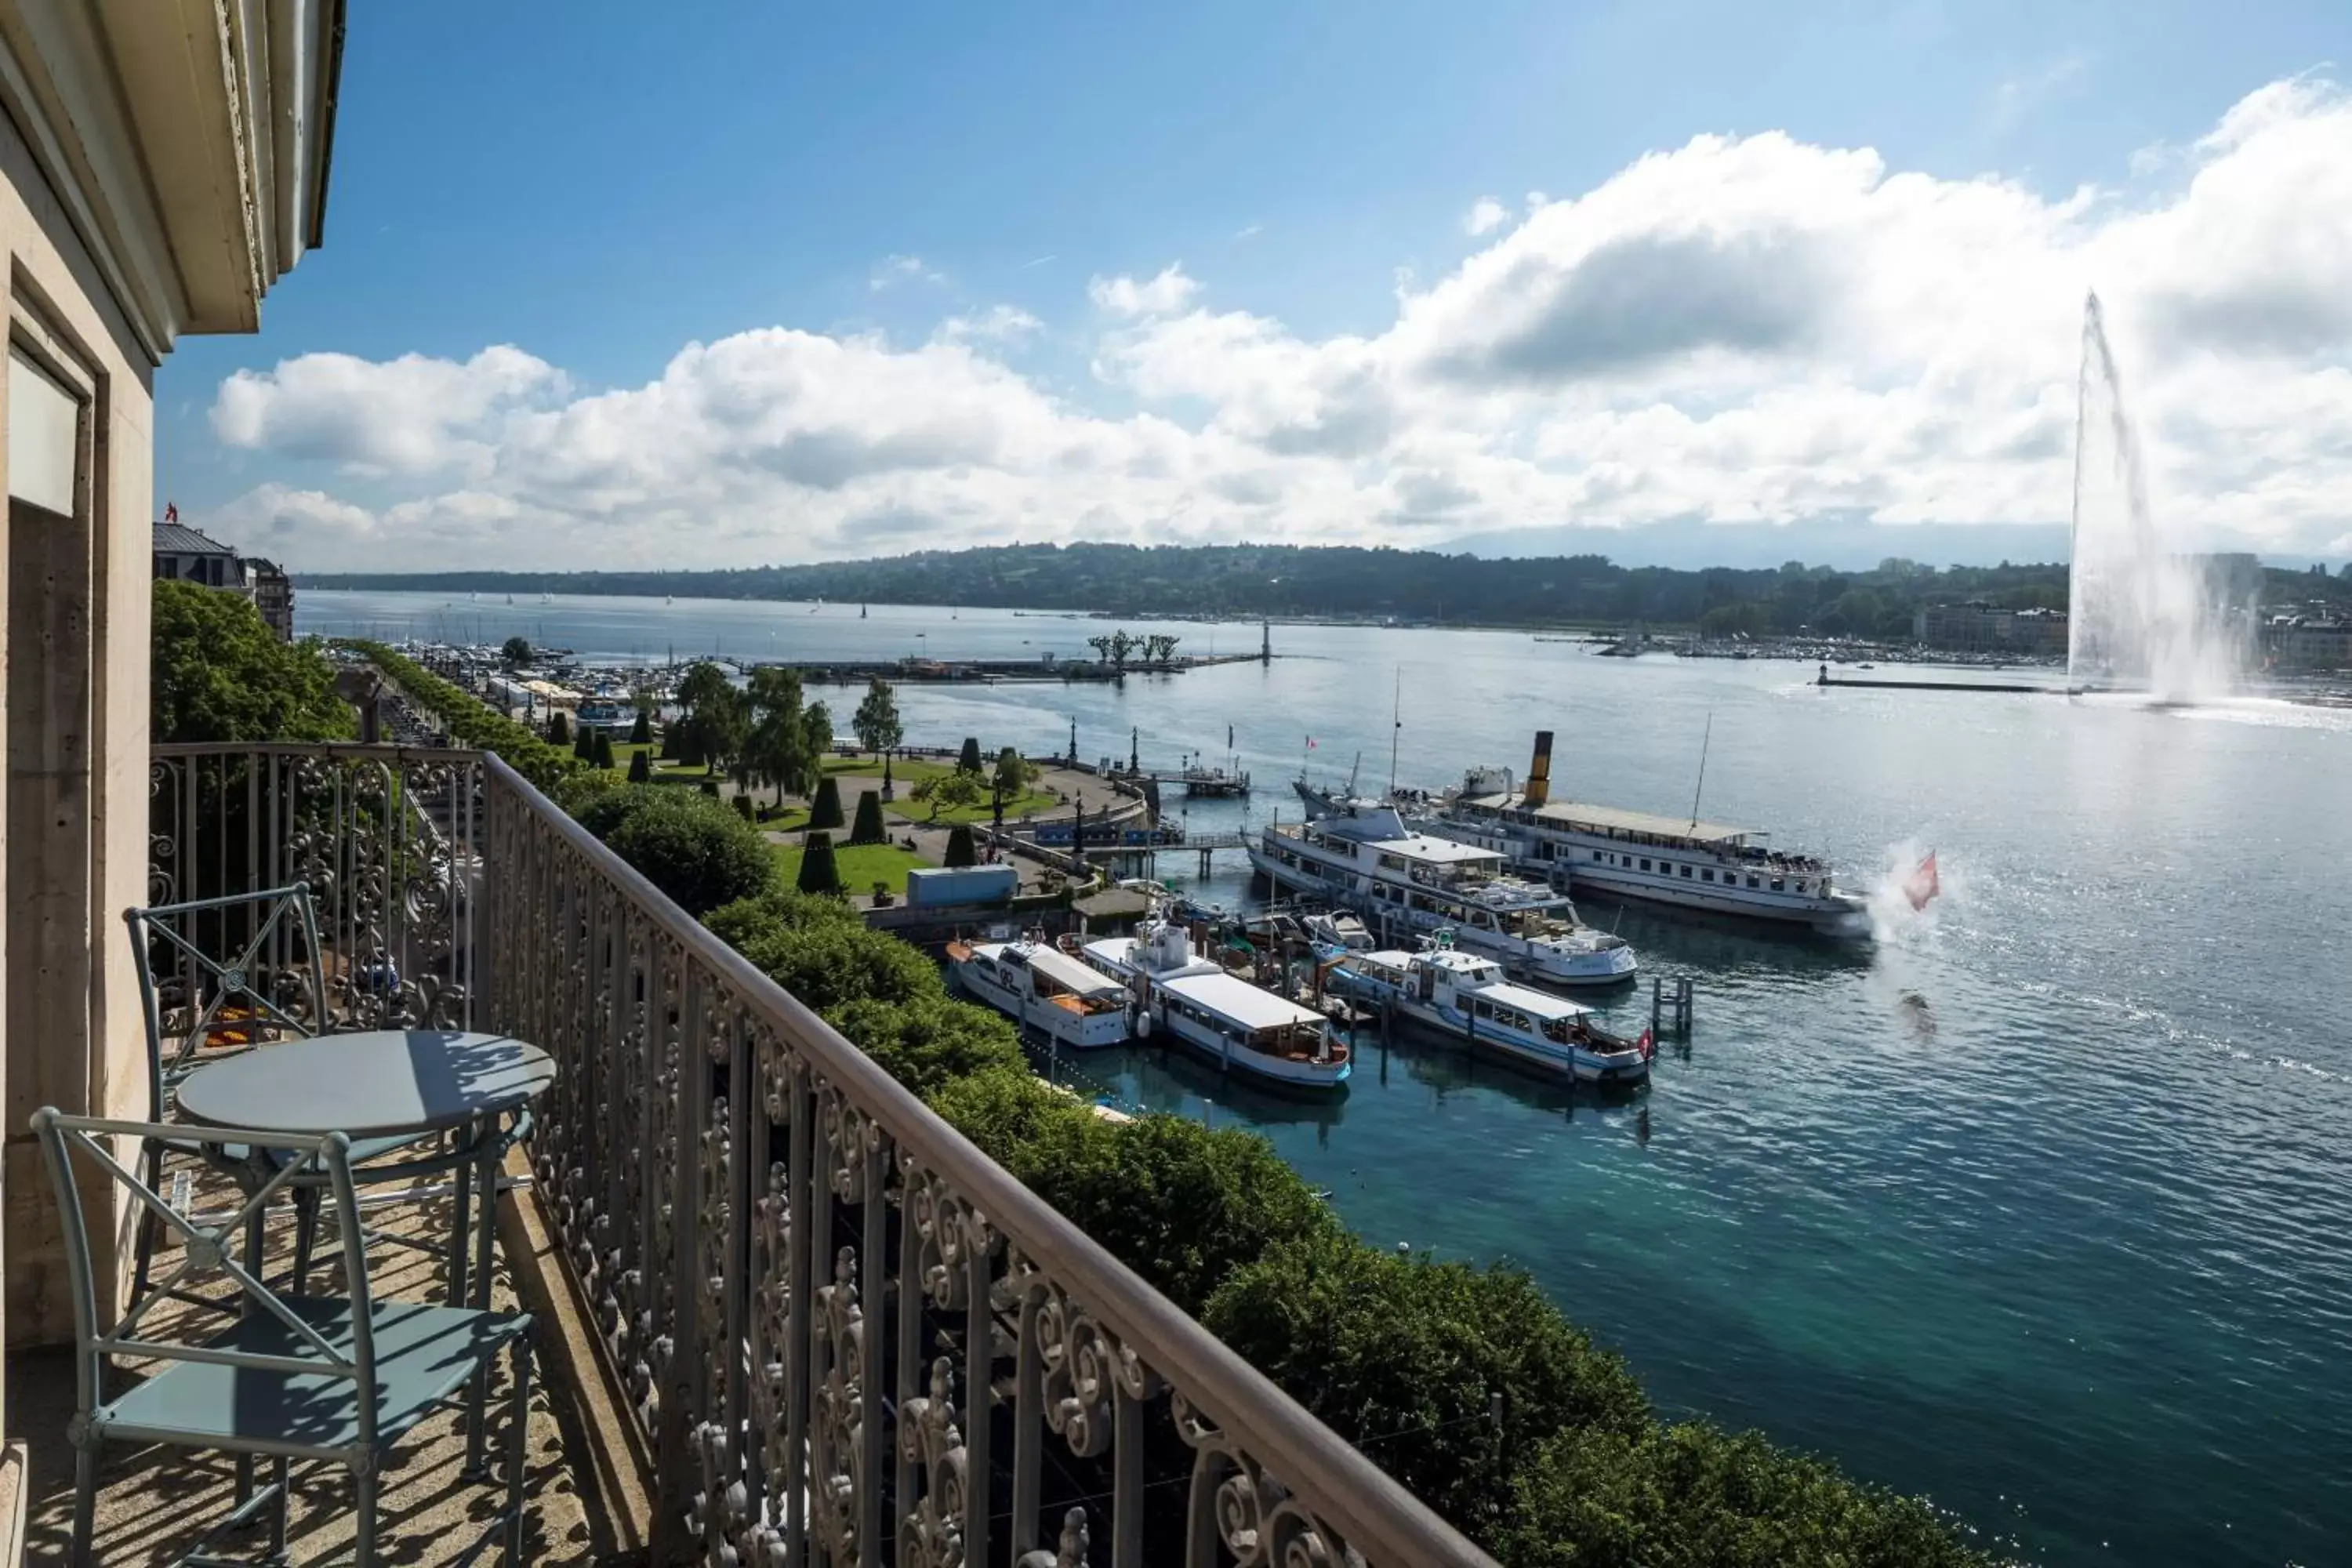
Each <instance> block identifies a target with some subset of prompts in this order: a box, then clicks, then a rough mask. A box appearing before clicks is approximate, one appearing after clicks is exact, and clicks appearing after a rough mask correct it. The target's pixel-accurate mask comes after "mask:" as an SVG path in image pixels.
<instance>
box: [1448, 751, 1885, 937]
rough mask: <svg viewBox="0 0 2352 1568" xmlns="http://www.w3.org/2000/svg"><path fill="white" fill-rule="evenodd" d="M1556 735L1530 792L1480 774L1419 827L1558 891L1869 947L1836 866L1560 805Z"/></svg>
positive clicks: (1495, 775) (1741, 836)
mask: <svg viewBox="0 0 2352 1568" xmlns="http://www.w3.org/2000/svg"><path fill="white" fill-rule="evenodd" d="M1551 745H1552V735H1551V731H1549V730H1544V731H1538V732H1537V735H1536V746H1535V757H1534V760H1533V763H1532V764H1531V765H1530V766H1529V768H1528V781H1527V785H1526V787H1525V788H1523V789H1517V790H1514V789H1513V788H1512V784H1511V777H1510V773H1509V771H1508V770H1507V769H1504V768H1493V767H1483V768H1473V769H1471V770H1470V771H1469V772H1468V773H1466V774H1465V776H1464V778H1463V781H1462V785H1461V787H1460V788H1459V789H1454V790H1449V791H1446V792H1445V793H1444V794H1443V795H1437V796H1434V797H1432V798H1431V799H1430V800H1429V802H1428V804H1427V807H1426V810H1425V813H1423V814H1420V815H1417V816H1416V817H1415V820H1414V826H1416V827H1418V828H1420V829H1421V830H1422V831H1423V832H1424V833H1426V834H1429V835H1431V836H1433V837H1440V838H1444V839H1448V840H1451V841H1453V842H1455V843H1459V844H1463V845H1465V846H1470V847H1476V848H1479V849H1484V850H1487V851H1490V852H1492V853H1496V854H1498V855H1501V856H1503V857H1504V858H1507V860H1508V861H1509V862H1510V864H1511V865H1512V866H1513V867H1514V868H1517V869H1519V870H1521V871H1524V872H1527V873H1528V874H1530V875H1533V876H1537V877H1540V878H1542V879H1544V880H1545V881H1546V882H1548V883H1549V884H1550V885H1552V886H1554V887H1559V886H1562V885H1565V886H1567V887H1569V888H1570V889H1574V890H1576V891H1579V892H1586V891H1591V892H1600V893H1604V894H1607V895H1608V896H1610V897H1612V898H1617V899H1628V900H1638V901H1641V902H1644V903H1654V904H1666V905H1672V906H1675V907H1677V908H1681V909H1689V910H1706V911H1708V912H1710V913H1714V914H1722V915H1734V916H1738V917H1740V918H1742V919H1746V920H1757V921H1770V922H1773V923H1776V924H1779V925H1783V926H1790V927H1796V928H1800V929H1802V930H1806V931H1816V932H1819V933H1821V934H1822V935H1826V936H1832V937H1837V938H1841V939H1844V940H1855V939H1861V938H1866V937H1868V936H1869V935H1870V913H1869V910H1868V908H1867V906H1866V905H1865V904H1864V901H1863V900H1861V899H1860V898H1858V897H1856V896H1855V895H1853V894H1852V893H1848V892H1843V891H1841V890H1840V889H1838V888H1837V886H1836V885H1835V879H1834V876H1833V874H1832V871H1831V869H1830V867H1829V865H1828V863H1827V862H1826V861H1824V860H1822V859H1821V858H1819V857H1816V856H1812V855H1804V854H1796V853H1791V852H1789V851H1785V850H1779V849H1774V848H1772V847H1769V845H1768V844H1767V843H1766V842H1765V839H1766V835H1765V834H1764V832H1763V831H1762V830H1760V829H1758V828H1752V827H1734V826H1728V825H1727V824H1724V823H1719V822H1703V821H1701V820H1699V818H1698V817H1697V816H1696V814H1694V815H1693V816H1689V817H1679V816H1659V815H1657V814H1655V813H1653V812H1646V811H1628V810H1625V809H1623V808H1622V807H1618V806H1612V805H1585V804H1582V803H1580V802H1576V801H1565V800H1554V799H1552V798H1551Z"/></svg>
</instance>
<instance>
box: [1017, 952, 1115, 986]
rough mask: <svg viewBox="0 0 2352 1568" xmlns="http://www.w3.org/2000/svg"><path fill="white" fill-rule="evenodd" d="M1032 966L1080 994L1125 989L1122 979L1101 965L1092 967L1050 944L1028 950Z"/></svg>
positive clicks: (1030, 965)
mask: <svg viewBox="0 0 2352 1568" xmlns="http://www.w3.org/2000/svg"><path fill="white" fill-rule="evenodd" d="M1029 967H1030V968H1032V969H1034V970H1035V971H1036V972H1037V973H1040V974H1042V975H1044V976H1045V978H1046V979H1048V980H1050V981H1053V982H1054V983H1055V984H1057V985H1062V986H1066V987H1067V988H1068V989H1070V990H1072V991H1075V992H1076V993H1077V994H1079V995H1081V996H1108V995H1112V994H1120V993H1122V992H1123V990H1124V987H1122V986H1121V985H1120V984H1119V983H1118V981H1116V980H1113V979H1112V978H1111V977H1110V976H1109V975H1108V974H1105V973H1103V972H1102V971H1101V970H1099V969H1089V968H1088V967H1087V965H1085V964H1083V963H1079V962H1078V961H1077V960H1076V959H1075V958H1072V957H1071V956H1070V955H1069V954H1067V953H1066V952H1057V951H1056V950H1055V949H1053V948H1050V947H1033V948H1031V949H1030V950H1029Z"/></svg>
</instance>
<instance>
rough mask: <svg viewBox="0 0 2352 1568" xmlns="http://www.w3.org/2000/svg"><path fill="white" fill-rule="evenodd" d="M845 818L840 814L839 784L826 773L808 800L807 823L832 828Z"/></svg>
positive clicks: (840, 823) (817, 826)
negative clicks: (811, 797)
mask: <svg viewBox="0 0 2352 1568" xmlns="http://www.w3.org/2000/svg"><path fill="white" fill-rule="evenodd" d="M846 820H847V819H846V818H845V817H844V816H842V815H841V784H840V783H839V782H838V781H837V780H835V778H834V776H833V775H832V774H831V773H827V774H825V775H824V779H823V780H822V781H820V782H819V783H818V784H817V786H816V795H815V797H814V799H812V800H811V801H810V802H809V819H808V825H809V826H811V827H813V828H833V827H839V826H841V825H842V824H843V823H844V822H845V821H846Z"/></svg>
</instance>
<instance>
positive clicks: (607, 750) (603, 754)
mask: <svg viewBox="0 0 2352 1568" xmlns="http://www.w3.org/2000/svg"><path fill="white" fill-rule="evenodd" d="M595 745H596V754H595V756H594V757H593V759H592V760H593V762H594V763H595V764H596V765H597V766H598V767H600V768H605V769H610V768H611V767H612V766H613V737H612V734H611V732H610V731H604V730H599V731H596V742H595Z"/></svg>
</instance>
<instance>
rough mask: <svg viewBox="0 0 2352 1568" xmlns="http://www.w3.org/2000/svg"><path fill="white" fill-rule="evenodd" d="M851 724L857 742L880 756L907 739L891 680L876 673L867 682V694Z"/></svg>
mask: <svg viewBox="0 0 2352 1568" xmlns="http://www.w3.org/2000/svg"><path fill="white" fill-rule="evenodd" d="M849 728H850V731H851V733H853V734H855V735H856V737H857V743H858V744H859V745H860V746H862V747H864V748H865V749H866V751H869V752H874V753H875V754H876V755H877V756H881V755H882V754H883V753H885V752H895V751H897V750H898V747H899V746H900V744H901V743H903V742H905V740H906V738H907V737H906V732H905V731H904V730H903V729H902V728H901V727H900V725H899V723H898V693H897V692H895V691H893V690H891V689H890V683H889V682H888V681H887V680H885V679H882V678H881V677H880V676H878V675H877V676H876V677H875V678H874V679H872V680H870V681H868V682H867V683H866V697H865V699H864V700H862V701H860V702H859V703H858V704H857V712H856V715H855V716H853V717H852V718H851V719H850V721H849ZM886 761H887V759H886Z"/></svg>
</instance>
